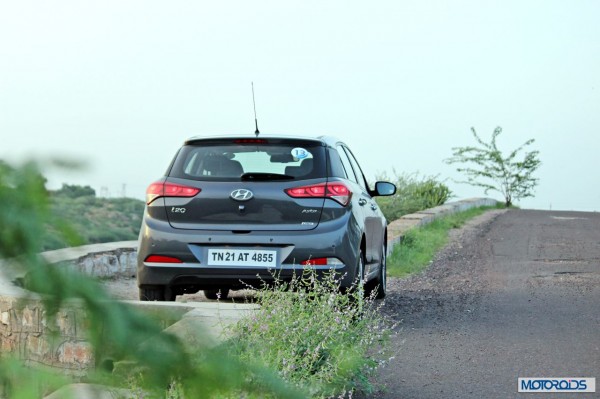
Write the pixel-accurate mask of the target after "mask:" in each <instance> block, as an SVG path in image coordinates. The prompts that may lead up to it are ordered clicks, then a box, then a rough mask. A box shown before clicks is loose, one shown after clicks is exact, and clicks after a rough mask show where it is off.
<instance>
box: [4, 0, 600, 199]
mask: <svg viewBox="0 0 600 399" xmlns="http://www.w3.org/2000/svg"><path fill="white" fill-rule="evenodd" d="M599 20H600V2H599V1H596V0H587V1H586V0H573V1H566V0H559V1H557V0H543V1H536V0H520V1H512V0H505V1H486V0H483V1H480V0H472V1H464V0H457V1H449V0H444V1H434V0H419V1H417V0H415V1H398V0H389V1H388V0H383V1H372V2H364V1H360V2H359V1H353V0H345V1H340V0H334V1H327V0H318V1H313V0H304V1H281V0H278V1H275V0H273V1H264V0H254V1H247V0H240V1H169V2H165V1H153V0H146V1H125V0H108V1H102V2H92V1H81V0H64V1H52V0H50V1H43V2H41V1H30V0H21V1H7V0H0V159H5V160H8V161H9V162H12V163H15V164H19V163H22V162H24V161H25V160H28V159H38V160H48V159H50V158H60V159H67V160H75V161H81V162H84V163H85V165H86V166H85V167H83V168H78V169H76V170H72V169H61V168H56V167H53V166H51V165H50V164H49V163H48V162H46V161H44V162H43V164H42V165H43V170H44V173H45V174H46V175H47V177H48V179H49V180H48V186H49V188H59V187H60V186H61V184H62V183H68V184H82V185H90V186H92V187H93V188H94V189H96V191H97V193H98V194H102V195H109V196H122V195H126V196H128V197H135V198H140V199H142V198H143V197H144V193H145V189H146V187H147V186H148V185H149V184H150V183H152V182H153V181H155V180H157V179H158V178H160V177H161V176H162V175H163V174H164V172H165V170H166V168H167V166H168V165H169V163H170V161H171V159H172V157H173V156H174V154H175V152H176V151H177V149H178V148H179V147H180V146H181V145H182V143H183V141H184V140H185V139H186V138H188V137H191V136H203V135H215V134H217V135H221V134H224V135H233V134H248V135H249V136H252V135H253V133H254V114H253V104H252V91H251V82H254V88H255V96H256V111H257V113H258V121H259V127H260V130H261V132H263V133H269V134H280V133H281V134H294V135H302V136H318V135H323V134H326V135H333V136H336V137H339V138H340V139H342V140H343V141H345V142H346V143H347V144H348V145H349V146H350V148H351V149H352V150H353V152H354V153H355V155H356V156H357V158H358V159H359V161H360V163H361V165H362V167H363V169H364V171H365V174H366V175H367V178H368V179H369V180H374V179H375V177H376V176H380V175H382V174H384V173H387V174H388V175H393V174H394V171H395V172H396V173H400V174H402V173H405V174H412V173H419V174H420V175H421V176H430V175H434V176H438V178H439V179H440V180H444V181H445V182H446V184H448V185H449V186H450V188H451V189H452V191H453V193H454V195H455V197H454V199H461V198H468V197H481V196H484V193H483V191H482V189H480V188H475V187H471V186H468V185H464V184H459V183H457V182H456V180H460V179H461V175H460V174H459V173H458V172H456V170H455V169H456V167H455V166H449V165H447V164H445V163H444V159H446V158H449V157H450V156H451V155H452V148H453V147H460V146H467V145H472V144H475V142H474V140H473V137H472V136H471V131H470V129H471V127H474V128H475V129H476V130H477V132H478V133H479V134H480V135H481V136H482V137H483V138H485V139H489V137H490V136H491V134H492V132H493V130H494V129H495V128H496V127H497V126H501V127H502V129H503V132H502V134H501V135H500V136H499V137H498V144H499V147H500V148H501V149H502V150H503V151H505V152H506V153H508V152H510V151H511V150H513V149H515V148H517V147H518V146H520V145H521V144H523V143H524V142H525V141H527V140H528V139H535V142H534V144H533V145H531V146H530V147H528V148H529V149H531V150H539V151H540V155H539V157H540V159H541V161H542V166H541V167H540V169H539V170H538V172H537V173H536V176H537V177H538V178H539V179H540V182H539V185H538V187H537V188H536V190H535V197H533V198H527V199H523V200H521V201H519V202H518V205H520V206H521V207H522V208H533V209H553V210H579V211H600V184H599V183H598V171H599V170H600V156H599V155H598V151H599V149H600V138H599V133H600V131H599V130H600V24H599V23H598V21H599ZM489 196H492V197H493V198H496V199H499V200H500V199H502V197H501V196H500V195H499V194H496V193H493V192H490V193H489Z"/></svg>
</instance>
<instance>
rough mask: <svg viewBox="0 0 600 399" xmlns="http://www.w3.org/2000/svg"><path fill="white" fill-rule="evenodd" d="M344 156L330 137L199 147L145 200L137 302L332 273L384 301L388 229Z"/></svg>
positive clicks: (188, 150)
mask: <svg viewBox="0 0 600 399" xmlns="http://www.w3.org/2000/svg"><path fill="white" fill-rule="evenodd" d="M395 191H396V187H395V186H394V185H393V184H391V183H388V182H377V183H375V185H374V187H373V188H372V189H371V188H370V187H369V186H368V184H367V181H366V179H365V177H364V175H363V172H362V171H361V168H360V166H359V164H358V162H357V161H356V158H355V157H354V155H353V154H352V152H351V151H350V149H349V148H348V147H347V146H346V145H345V144H344V143H343V142H341V141H339V140H337V139H335V138H333V137H318V138H303V137H286V136H260V137H247V136H236V137H233V136H230V137H204V138H202V137H197V138H191V139H189V140H187V141H186V142H185V143H184V145H183V146H182V147H181V149H180V150H179V151H178V152H177V154H176V155H175V157H174V159H173V161H172V163H171V165H170V166H169V168H168V169H167V172H166V174H165V176H163V177H162V178H161V179H160V180H158V181H156V182H154V183H152V184H151V185H150V186H149V187H148V189H147V192H146V203H147V205H146V209H145V212H144V219H143V222H142V227H141V231H140V236H139V251H138V270H137V283H138V287H139V295H140V300H143V301H156V300H158V301H162V300H167V301H170V300H174V299H175V297H176V296H177V295H181V294H184V293H194V292H197V291H199V290H204V294H205V295H206V296H207V297H208V298H209V299H215V298H217V297H220V298H226V297H227V295H228V293H229V291H230V290H236V289H242V288H247V287H248V286H252V287H256V286H260V285H262V284H264V283H270V282H272V281H273V280H274V276H277V278H278V279H280V280H286V279H287V280H289V279H291V278H292V277H293V276H294V275H299V274H302V271H303V270H305V269H306V268H312V269H315V270H316V271H317V273H320V274H322V273H324V272H326V271H330V270H335V272H336V273H339V276H340V285H341V287H342V288H349V287H352V286H353V283H355V282H356V281H360V282H361V284H364V287H365V293H366V294H370V293H371V292H375V294H374V295H375V296H376V297H377V298H383V297H385V294H386V251H387V248H386V243H387V222H386V220H385V218H384V216H383V214H382V213H381V211H380V210H379V208H378V206H377V203H376V202H375V200H374V198H373V197H375V196H381V195H393V194H394V193H395Z"/></svg>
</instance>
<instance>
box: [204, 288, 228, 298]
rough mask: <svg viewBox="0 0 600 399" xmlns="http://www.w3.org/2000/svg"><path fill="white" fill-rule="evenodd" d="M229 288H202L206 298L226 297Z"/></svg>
mask: <svg viewBox="0 0 600 399" xmlns="http://www.w3.org/2000/svg"><path fill="white" fill-rule="evenodd" d="M228 295H229V288H218V289H216V290H204V296H205V297H206V298H207V299H213V300H215V299H227V296H228Z"/></svg>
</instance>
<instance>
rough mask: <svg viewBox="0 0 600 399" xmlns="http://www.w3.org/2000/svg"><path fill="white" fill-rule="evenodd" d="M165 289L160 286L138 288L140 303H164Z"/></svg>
mask: <svg viewBox="0 0 600 399" xmlns="http://www.w3.org/2000/svg"><path fill="white" fill-rule="evenodd" d="M164 300H165V287H164V286H162V285H157V286H151V287H140V301H164Z"/></svg>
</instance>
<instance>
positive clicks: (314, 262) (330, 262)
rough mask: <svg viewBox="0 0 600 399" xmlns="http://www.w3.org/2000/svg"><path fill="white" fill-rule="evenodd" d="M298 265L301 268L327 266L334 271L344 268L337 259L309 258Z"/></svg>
mask: <svg viewBox="0 0 600 399" xmlns="http://www.w3.org/2000/svg"><path fill="white" fill-rule="evenodd" d="M300 264H301V265H302V266H329V267H330V268H334V269H339V268H341V267H344V264H343V263H342V261H341V260H339V259H338V258H310V259H307V260H304V261H302V262H300Z"/></svg>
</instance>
